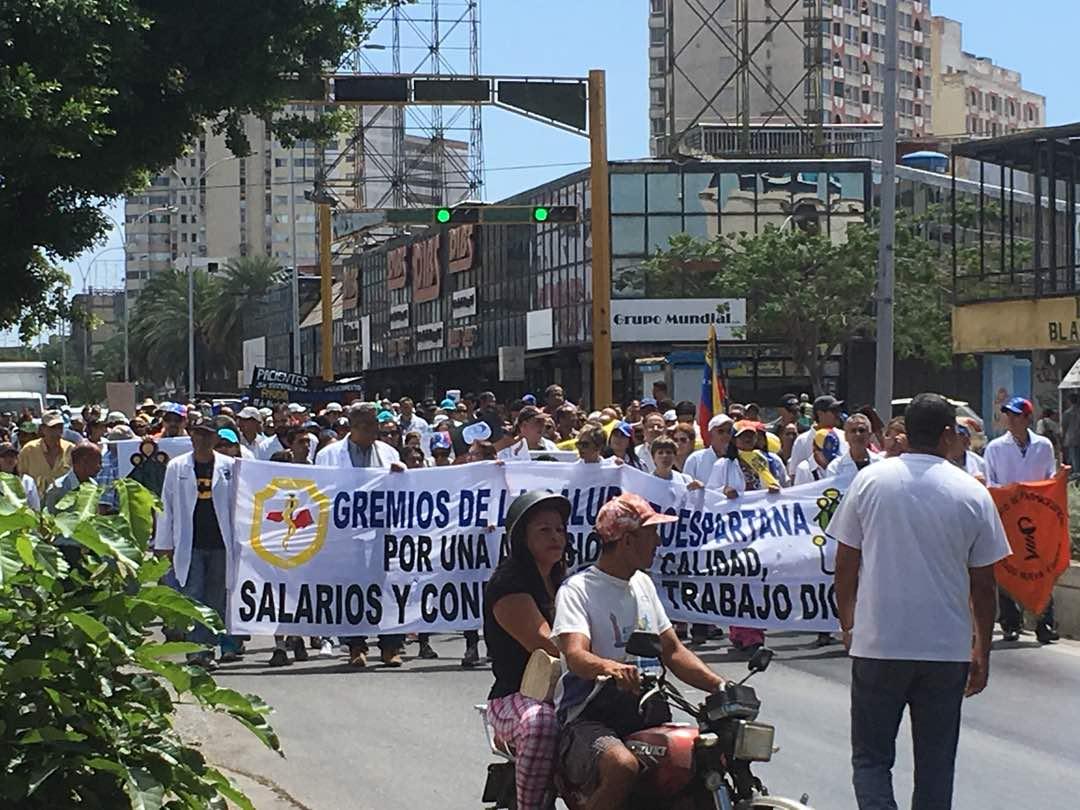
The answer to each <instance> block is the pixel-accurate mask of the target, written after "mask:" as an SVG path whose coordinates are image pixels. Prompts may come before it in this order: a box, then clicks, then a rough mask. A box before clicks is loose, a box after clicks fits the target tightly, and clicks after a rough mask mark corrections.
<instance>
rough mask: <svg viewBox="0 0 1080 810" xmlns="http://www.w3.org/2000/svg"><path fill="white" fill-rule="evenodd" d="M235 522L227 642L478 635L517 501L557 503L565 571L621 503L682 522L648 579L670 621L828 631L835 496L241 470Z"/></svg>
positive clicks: (538, 470) (591, 479)
mask: <svg viewBox="0 0 1080 810" xmlns="http://www.w3.org/2000/svg"><path fill="white" fill-rule="evenodd" d="M237 479H238V483H237V503H236V512H235V515H234V527H235V538H234V558H235V559H234V570H235V571H236V576H235V577H234V579H233V581H232V583H231V586H230V600H229V601H230V607H229V626H230V630H231V632H234V633H260V634H261V633H295V634H299V635H333V634H338V635H364V634H367V635H374V634H376V633H400V632H412V631H421V632H432V631H434V632H438V631H449V630H464V629H471V628H476V627H478V626H480V624H481V620H482V615H483V602H482V597H483V583H484V582H485V581H486V580H487V578H488V577H489V576H490V574H491V571H492V570H494V567H495V566H496V565H497V564H498V562H499V560H500V559H501V557H502V555H504V554H505V553H506V552H507V548H506V545H505V540H504V536H503V530H502V526H503V523H504V518H505V513H506V508H507V506H508V505H509V503H510V502H511V501H512V500H513V498H514V497H515V496H516V495H517V494H518V493H520V492H523V491H526V490H530V489H548V490H552V491H561V492H563V493H564V494H565V495H566V496H567V497H568V499H569V500H570V504H571V511H570V516H569V519H568V521H567V523H568V525H567V531H568V537H567V546H568V548H567V562H568V564H569V565H570V567H571V568H572V569H578V568H581V567H583V566H586V565H589V564H592V563H593V562H595V561H596V559H598V557H599V555H600V542H599V538H598V537H597V536H596V534H595V533H594V532H593V523H594V522H595V520H596V515H597V512H598V511H599V509H600V507H601V506H602V505H603V504H604V503H605V502H607V501H608V500H609V499H611V498H613V497H615V496H617V495H618V494H619V493H620V492H622V491H624V490H625V491H632V492H636V493H638V494H640V495H642V496H643V497H645V498H646V499H647V500H649V501H650V502H651V503H653V505H654V507H655V508H657V509H659V510H661V511H664V512H666V513H668V514H673V515H676V516H678V518H679V520H678V522H675V523H670V524H666V525H662V526H660V527H659V529H660V540H661V544H660V547H659V548H658V549H657V553H656V560H655V563H654V566H653V570H652V574H653V578H654V580H655V581H656V584H657V589H658V591H659V593H660V596H661V598H662V599H663V601H664V603H665V606H666V607H667V609H668V612H669V614H670V616H671V618H672V619H677V620H682V621H691V622H703V623H707V624H721V625H737V626H743V627H763V628H781V629H785V630H793V631H805V632H819V631H831V630H835V629H836V627H837V621H836V610H835V595H834V594H833V587H832V560H833V557H834V548H835V545H834V541H833V540H832V539H831V538H828V536H827V535H826V533H825V530H824V527H825V526H827V525H828V520H829V518H830V517H831V515H832V514H833V512H834V511H835V509H836V507H837V506H838V505H839V502H840V498H841V497H842V488H841V486H840V485H839V484H838V483H837V482H836V481H834V480H826V481H822V482H817V483H814V484H809V485H806V486H803V487H798V488H793V489H789V490H785V491H784V492H783V493H781V494H778V495H769V494H767V493H764V492H757V493H748V494H745V495H743V496H741V497H739V498H737V499H734V500H729V499H728V498H726V497H725V496H724V495H723V494H722V493H721V492H717V491H712V490H705V489H702V490H695V491H691V490H687V489H686V488H685V487H684V486H682V485H680V484H677V483H673V482H670V481H663V480H661V479H659V478H656V477H655V476H650V475H646V474H645V473H642V472H640V471H638V470H635V469H632V468H630V467H626V466H607V465H604V466H600V465H586V464H581V463H572V464H563V463H555V462H533V463H528V462H522V463H514V464H504V465H496V464H493V463H479V464H468V465H461V466H454V467H443V468H431V469H425V470H412V471H409V472H402V473H390V472H387V471H384V470H365V469H325V468H319V467H310V466H294V465H284V464H273V463H267V462H259V461H248V460H242V461H240V462H239V463H238V472H237Z"/></svg>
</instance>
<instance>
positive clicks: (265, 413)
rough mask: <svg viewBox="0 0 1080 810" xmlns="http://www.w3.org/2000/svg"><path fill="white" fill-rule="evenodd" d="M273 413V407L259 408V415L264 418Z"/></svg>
mask: <svg viewBox="0 0 1080 810" xmlns="http://www.w3.org/2000/svg"><path fill="white" fill-rule="evenodd" d="M273 415H274V410H273V408H259V416H261V417H262V418H263V419H265V418H266V417H268V416H273Z"/></svg>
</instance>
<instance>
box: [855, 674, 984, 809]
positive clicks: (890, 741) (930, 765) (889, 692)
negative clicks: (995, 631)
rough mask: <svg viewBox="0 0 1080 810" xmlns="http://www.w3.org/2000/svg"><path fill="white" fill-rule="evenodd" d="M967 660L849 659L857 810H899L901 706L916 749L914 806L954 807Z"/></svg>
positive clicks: (916, 807) (912, 803) (912, 807)
mask: <svg viewBox="0 0 1080 810" xmlns="http://www.w3.org/2000/svg"><path fill="white" fill-rule="evenodd" d="M969 667H970V664H969V663H967V662H962V663H961V662H949V661H900V660H896V661H893V660H881V659H876V658H853V659H852V661H851V764H852V768H853V770H854V776H853V782H854V785H855V798H856V800H857V801H858V804H859V810H897V805H896V799H895V797H894V795H893V787H892V767H893V763H894V761H895V759H896V734H897V731H898V729H899V727H900V719H901V717H902V716H903V714H904V707H905V706H906V707H907V708H908V710H909V712H910V713H911V736H912V742H913V748H914V754H915V790H914V793H913V794H912V798H911V809H912V810H949V808H950V807H951V806H952V792H953V771H954V769H955V765H956V744H957V741H958V739H959V737H960V706H961V704H962V703H963V700H964V687H965V686H966V684H967V677H968V668H969Z"/></svg>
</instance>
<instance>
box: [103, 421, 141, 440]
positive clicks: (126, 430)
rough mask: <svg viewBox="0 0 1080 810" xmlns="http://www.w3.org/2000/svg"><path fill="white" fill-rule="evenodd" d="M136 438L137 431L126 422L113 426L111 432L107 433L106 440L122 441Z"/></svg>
mask: <svg viewBox="0 0 1080 810" xmlns="http://www.w3.org/2000/svg"><path fill="white" fill-rule="evenodd" d="M134 438H135V432H134V431H133V430H132V429H131V428H130V427H128V425H126V424H123V425H116V426H114V427H111V428H109V432H108V433H106V434H105V440H106V441H110V442H122V441H125V440H127V439H134Z"/></svg>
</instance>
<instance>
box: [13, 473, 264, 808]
mask: <svg viewBox="0 0 1080 810" xmlns="http://www.w3.org/2000/svg"><path fill="white" fill-rule="evenodd" d="M114 486H115V487H117V494H118V496H119V498H118V499H119V504H120V508H119V512H118V514H114V515H100V514H98V513H97V512H98V510H97V504H98V503H99V501H100V498H101V495H102V489H101V488H100V487H97V486H94V485H91V484H84V485H83V486H82V487H80V488H79V489H78V490H76V491H75V492H73V493H71V494H70V495H68V496H67V497H66V498H65V499H64V500H62V501H61V502H60V504H59V508H60V510H61V511H60V512H58V513H57V514H56V515H51V514H47V513H46V514H41V515H39V514H37V513H35V512H33V511H31V510H30V509H29V508H27V506H26V505H25V502H24V500H23V497H22V495H23V493H22V487H21V485H20V482H19V479H17V478H15V477H13V476H10V475H4V474H0V649H3V650H4V654H3V655H2V656H0V805H2V806H4V807H12V808H14V807H18V808H20V810H38V809H39V808H40V810H55V808H67V807H85V808H90V809H92V808H102V810H104V809H105V808H108V810H115V809H116V808H123V807H131V808H132V809H133V810H145V808H165V809H167V810H180V808H195V807H218V808H224V807H225V802H226V799H227V800H229V801H232V802H233V803H234V804H235V805H237V806H239V807H242V808H252V807H253V805H252V804H251V802H250V801H249V800H248V799H247V798H246V797H245V796H244V795H243V794H242V793H241V792H240V791H239V790H238V789H237V788H236V787H235V786H233V785H232V784H231V783H230V782H229V780H228V779H227V778H226V777H225V775H224V774H222V773H221V772H220V771H219V770H218V769H217V768H215V767H213V766H212V765H210V764H209V763H208V762H206V760H205V758H204V757H203V755H202V754H201V753H200V752H199V750H198V749H197V748H193V747H191V746H189V745H186V744H185V743H184V741H183V740H182V739H181V738H180V736H179V734H178V733H177V732H176V730H175V729H174V727H173V718H174V714H175V707H176V704H177V702H179V701H186V702H195V703H197V704H199V705H201V706H203V707H204V708H206V709H210V710H214V711H220V712H224V713H227V714H229V715H231V716H233V717H234V718H235V719H236V720H238V721H239V722H240V723H241V724H242V725H244V726H245V727H247V728H248V729H250V730H251V731H252V732H253V733H254V734H255V736H256V737H258V738H259V739H260V740H261V741H262V742H263V743H265V744H266V745H267V746H269V747H270V748H272V749H274V750H279V749H280V743H279V741H278V738H277V736H276V735H275V733H274V731H273V729H271V728H270V726H269V724H268V723H267V720H266V715H267V714H268V713H269V709H268V707H267V706H266V705H265V704H264V703H263V702H262V701H260V700H259V699H258V698H257V697H255V696H253V695H243V694H240V693H239V692H236V691H234V690H232V689H226V688H223V687H220V686H218V685H217V684H216V683H215V682H214V679H213V678H212V677H211V676H210V675H209V674H207V673H206V672H204V671H203V670H201V669H199V668H197V667H193V666H188V665H185V664H182V663H177V662H176V656H179V655H182V654H184V653H187V652H194V651H197V650H198V649H200V648H199V647H198V646H197V645H193V644H187V643H183V642H172V643H159V642H158V641H156V640H155V639H154V638H153V637H152V634H151V632H150V625H151V623H154V622H158V621H161V622H164V623H166V624H169V625H171V626H178V627H188V626H191V625H192V624H193V623H199V624H202V625H205V626H206V627H209V628H210V629H211V630H216V631H220V630H221V626H222V625H221V620H220V618H219V617H218V616H217V615H216V614H215V613H214V612H213V611H212V610H210V609H209V608H207V607H205V606H203V605H199V604H197V603H195V602H192V601H190V600H189V599H187V598H186V597H185V596H183V595H182V594H179V593H177V592H176V591H174V590H172V589H171V588H168V587H166V586H164V585H159V584H158V580H159V578H160V577H161V576H162V575H163V574H164V572H165V570H166V569H167V567H168V563H167V562H165V561H163V560H158V559H155V558H154V557H153V555H152V554H151V553H150V552H149V551H148V544H149V539H150V534H151V529H152V526H153V511H154V509H155V506H156V501H155V499H154V496H153V495H151V494H150V493H149V492H148V491H147V490H145V489H143V488H142V487H141V486H140V485H139V484H137V483H135V482H134V481H130V480H121V481H118V482H116V483H115V484H114ZM61 536H64V537H68V538H71V539H72V540H74V541H75V543H76V544H77V546H76V547H74V548H71V547H69V548H68V549H67V553H65V554H61V553H60V549H59V548H58V546H57V544H56V541H57V538H59V537H61ZM71 552H75V553H71Z"/></svg>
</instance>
